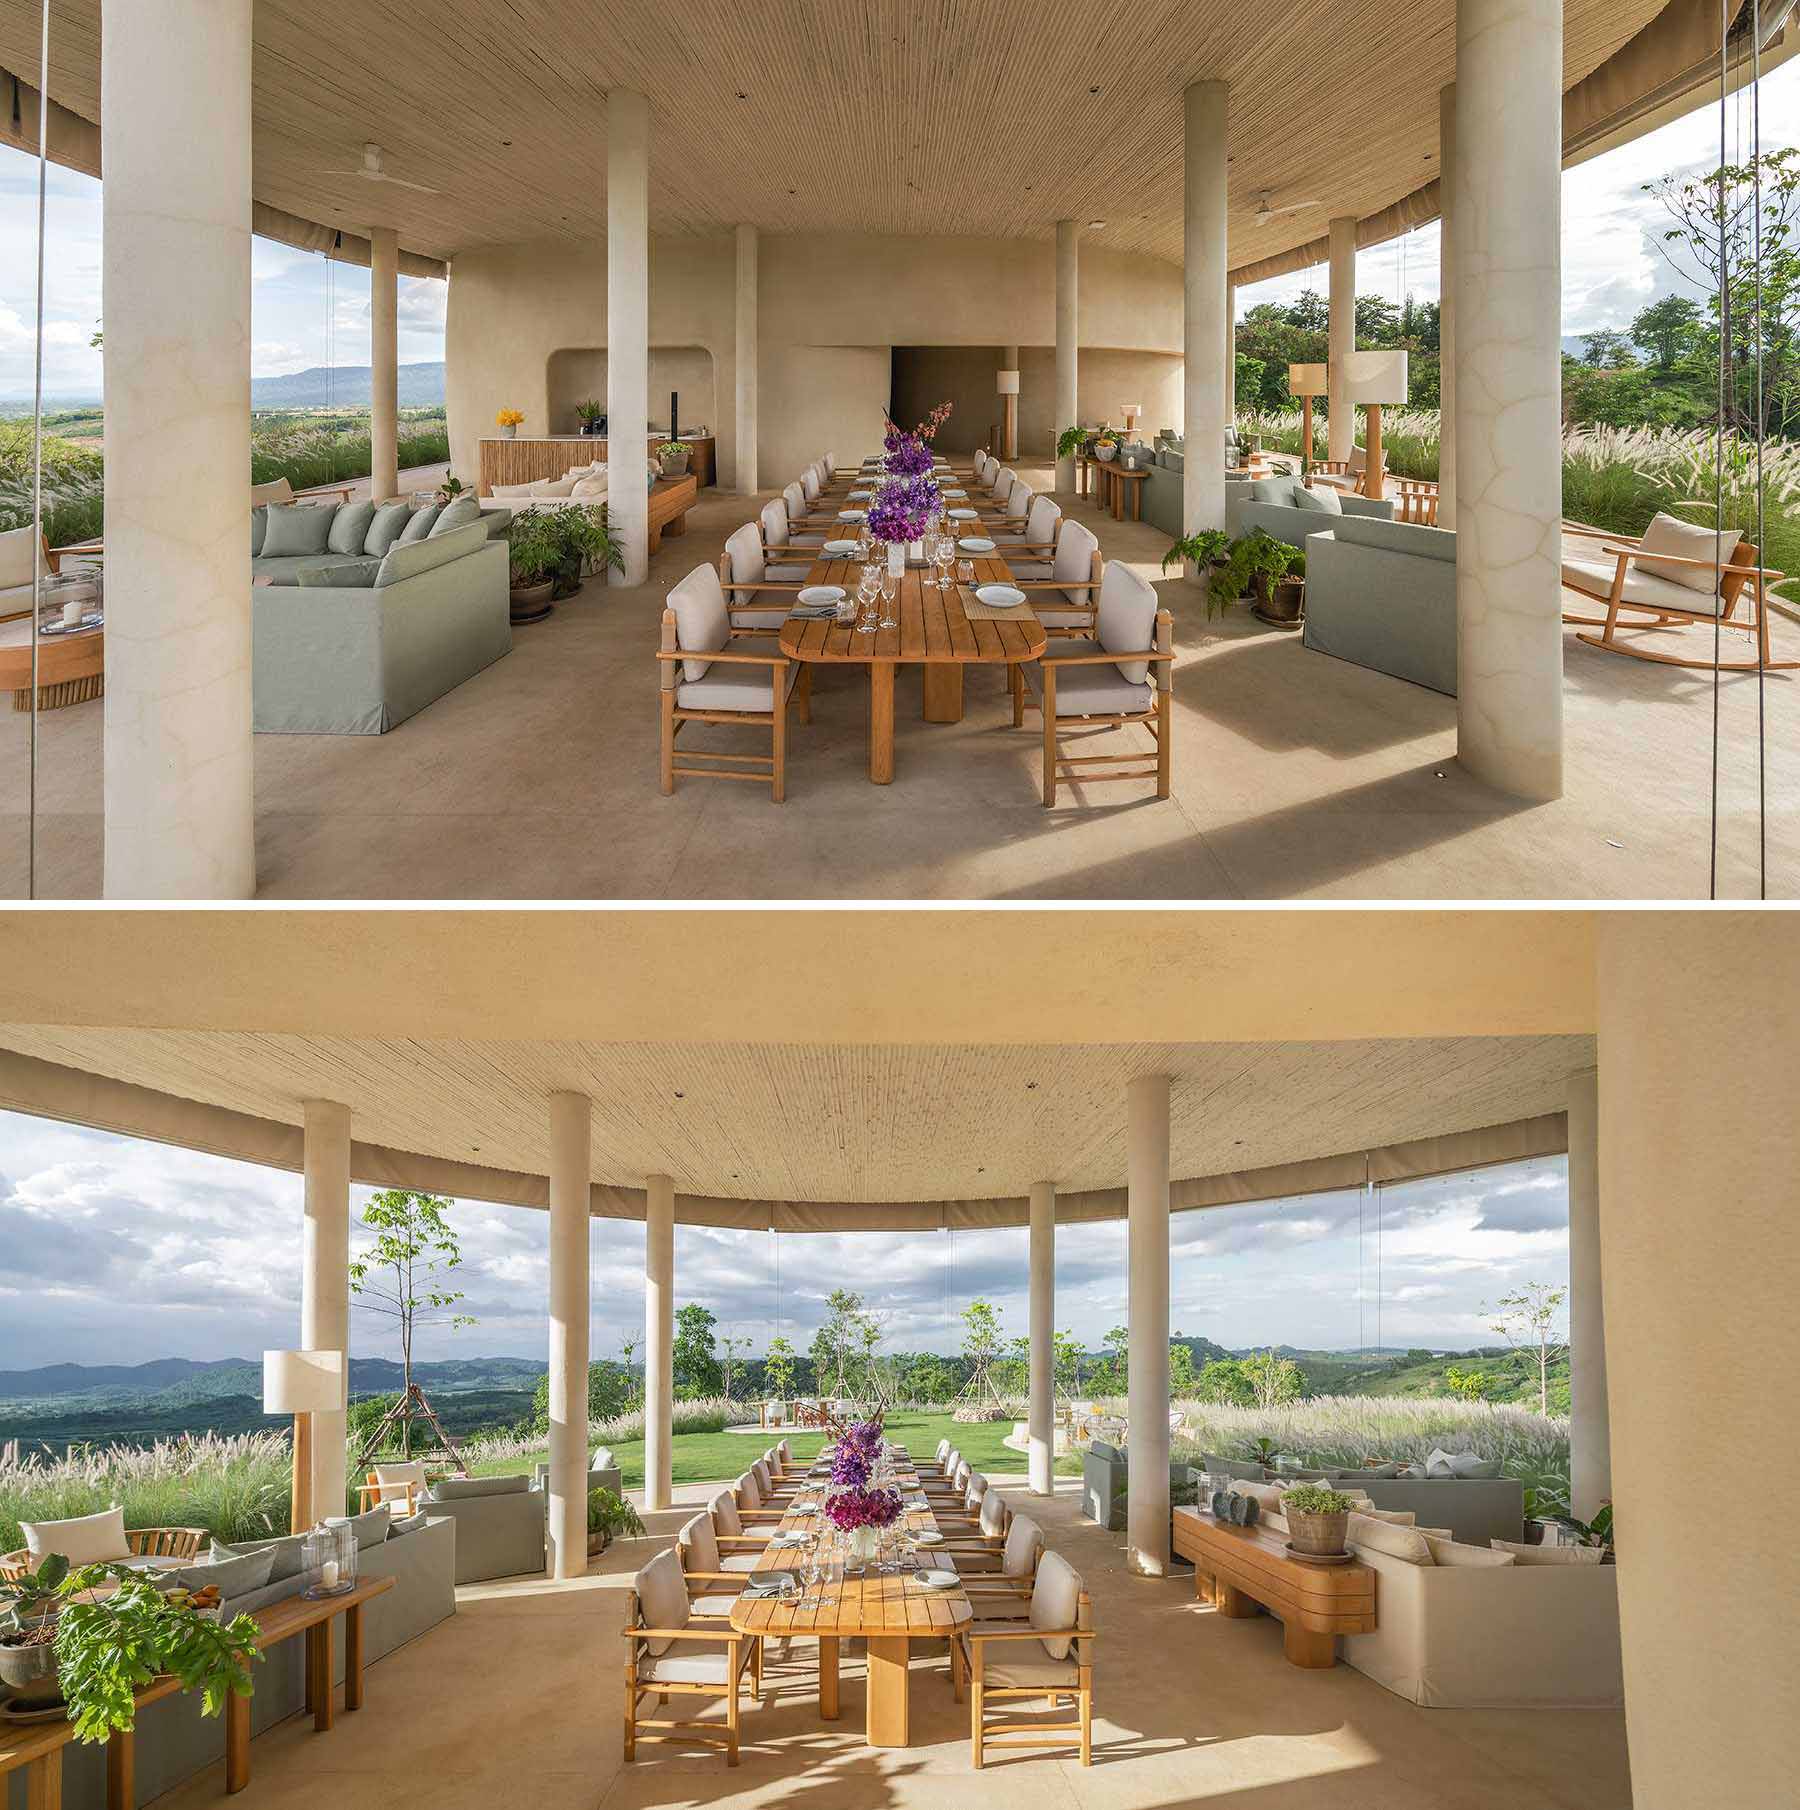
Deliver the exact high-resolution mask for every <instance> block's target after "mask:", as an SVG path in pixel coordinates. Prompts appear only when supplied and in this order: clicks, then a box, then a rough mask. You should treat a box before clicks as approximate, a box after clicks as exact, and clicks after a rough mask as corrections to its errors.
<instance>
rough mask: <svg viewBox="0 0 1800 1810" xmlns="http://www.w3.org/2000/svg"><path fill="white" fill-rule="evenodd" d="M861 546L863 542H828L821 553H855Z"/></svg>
mask: <svg viewBox="0 0 1800 1810" xmlns="http://www.w3.org/2000/svg"><path fill="white" fill-rule="evenodd" d="M861 545H862V542H861V541H854V540H828V541H827V542H826V543H825V544H824V546H822V547H821V548H820V549H819V551H820V552H821V553H854V552H855V551H856V549H857V548H858V547H860V546H861Z"/></svg>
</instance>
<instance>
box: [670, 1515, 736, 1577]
mask: <svg viewBox="0 0 1800 1810" xmlns="http://www.w3.org/2000/svg"><path fill="white" fill-rule="evenodd" d="M675 1537H676V1540H677V1541H678V1543H679V1544H680V1545H681V1546H683V1547H684V1548H685V1549H686V1551H687V1569H688V1570H690V1571H723V1570H724V1569H725V1567H724V1566H723V1565H721V1564H720V1563H719V1558H720V1553H719V1540H718V1535H717V1532H716V1531H715V1529H714V1527H713V1521H712V1516H711V1515H707V1514H700V1515H695V1517H694V1518H693V1520H691V1521H689V1522H688V1523H687V1524H686V1525H685V1526H684V1527H683V1528H682V1530H681V1532H680V1533H679V1534H677V1535H676V1536H675Z"/></svg>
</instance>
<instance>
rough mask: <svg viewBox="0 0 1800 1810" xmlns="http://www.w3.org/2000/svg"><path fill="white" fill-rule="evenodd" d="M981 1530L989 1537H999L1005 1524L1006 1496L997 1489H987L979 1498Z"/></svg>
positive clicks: (994, 1538) (995, 1538)
mask: <svg viewBox="0 0 1800 1810" xmlns="http://www.w3.org/2000/svg"><path fill="white" fill-rule="evenodd" d="M980 1525H981V1531H982V1532H983V1533H984V1534H986V1535H987V1536H988V1538H989V1539H993V1540H997V1539H999V1537H1000V1535H1001V1532H1002V1531H1003V1529H1004V1528H1005V1526H1006V1498H1005V1497H1004V1496H1003V1495H1001V1493H1000V1492H999V1491H998V1490H997V1489H991V1490H989V1491H987V1493H986V1494H985V1495H983V1496H982V1498H981V1523H980Z"/></svg>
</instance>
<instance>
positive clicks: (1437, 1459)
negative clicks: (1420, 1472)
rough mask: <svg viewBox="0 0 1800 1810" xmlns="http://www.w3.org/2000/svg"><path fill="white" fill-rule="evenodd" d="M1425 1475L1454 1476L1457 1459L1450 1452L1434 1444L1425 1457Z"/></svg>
mask: <svg viewBox="0 0 1800 1810" xmlns="http://www.w3.org/2000/svg"><path fill="white" fill-rule="evenodd" d="M1425 1475H1426V1476H1427V1477H1454V1476H1455V1475H1456V1461H1455V1459H1454V1458H1452V1457H1451V1455H1450V1454H1449V1453H1448V1452H1446V1451H1443V1450H1441V1449H1440V1448H1438V1447H1435V1446H1434V1447H1433V1448H1432V1450H1431V1451H1430V1452H1428V1453H1427V1454H1426V1457H1425Z"/></svg>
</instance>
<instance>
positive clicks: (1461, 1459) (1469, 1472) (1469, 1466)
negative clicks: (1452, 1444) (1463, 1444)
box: [1450, 1452, 1500, 1478]
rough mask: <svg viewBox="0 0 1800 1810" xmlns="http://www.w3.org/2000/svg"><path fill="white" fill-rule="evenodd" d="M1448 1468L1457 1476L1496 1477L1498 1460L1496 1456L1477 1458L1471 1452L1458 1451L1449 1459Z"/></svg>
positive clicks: (1497, 1474) (1498, 1470) (1498, 1468)
mask: <svg viewBox="0 0 1800 1810" xmlns="http://www.w3.org/2000/svg"><path fill="white" fill-rule="evenodd" d="M1450 1469H1451V1470H1452V1471H1453V1472H1454V1473H1455V1474H1456V1475H1457V1476H1458V1477H1480V1478H1489V1477H1498V1476H1499V1475H1500V1460H1499V1459H1498V1458H1477V1457H1476V1456H1475V1454H1474V1453H1473V1452H1458V1453H1457V1454H1456V1455H1455V1456H1454V1457H1453V1458H1452V1459H1451V1460H1450Z"/></svg>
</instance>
